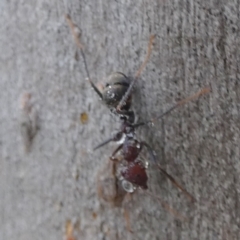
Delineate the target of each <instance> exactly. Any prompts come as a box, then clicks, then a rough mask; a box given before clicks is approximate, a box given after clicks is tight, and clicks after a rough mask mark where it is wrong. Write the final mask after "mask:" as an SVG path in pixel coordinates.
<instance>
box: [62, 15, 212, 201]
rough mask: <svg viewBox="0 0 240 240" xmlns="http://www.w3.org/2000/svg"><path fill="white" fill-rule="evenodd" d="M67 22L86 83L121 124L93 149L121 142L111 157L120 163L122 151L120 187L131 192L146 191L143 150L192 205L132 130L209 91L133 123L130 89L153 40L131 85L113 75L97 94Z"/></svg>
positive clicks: (120, 75) (150, 47)
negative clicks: (78, 54) (144, 149)
mask: <svg viewBox="0 0 240 240" xmlns="http://www.w3.org/2000/svg"><path fill="white" fill-rule="evenodd" d="M66 20H67V22H68V24H69V26H70V28H71V30H72V34H73V36H74V39H75V42H76V44H77V46H78V48H79V49H80V52H81V55H82V58H83V61H84V65H85V69H86V73H87V77H88V81H89V82H90V84H91V86H92V87H93V89H94V90H95V92H96V93H97V94H98V96H99V97H100V98H101V99H102V101H103V102H104V103H105V104H106V105H107V106H108V107H109V108H110V110H111V111H112V112H114V113H115V114H117V115H118V116H119V117H120V119H121V120H122V123H121V127H120V130H119V131H118V132H117V133H116V134H114V135H113V136H112V137H111V138H109V139H108V140H106V141H104V142H103V143H101V144H99V145H98V146H96V147H95V148H94V150H96V149H98V148H100V147H102V146H104V145H106V144H108V143H109V142H112V141H113V142H119V141H120V140H121V142H120V145H119V146H118V147H117V148H116V149H115V151H114V152H113V153H112V156H111V157H110V159H111V160H113V161H119V159H118V158H116V157H115V155H116V154H117V153H118V152H119V151H121V160H120V161H121V164H122V168H121V170H120V176H121V177H120V178H121V180H122V186H123V188H124V190H125V191H127V192H133V191H134V190H135V189H136V188H142V189H147V188H148V185H147V182H148V176H147V172H146V169H147V165H148V162H145V161H142V160H141V158H140V153H141V151H142V149H143V148H146V149H147V151H148V153H149V156H150V159H151V162H153V163H154V164H155V165H156V167H157V168H158V169H159V170H160V171H161V172H162V173H163V174H164V175H165V176H166V177H167V178H168V179H169V180H170V181H171V182H172V183H173V184H174V185H175V186H177V187H178V188H179V189H181V190H182V192H183V193H184V194H185V195H186V196H187V197H188V198H189V199H190V200H191V201H195V199H194V197H193V196H192V195H191V194H190V193H188V192H187V191H186V190H185V189H184V188H183V187H182V186H181V185H180V184H179V183H178V182H177V181H176V180H175V179H174V178H173V177H172V176H171V175H169V174H168V173H167V172H166V171H165V170H164V169H163V168H162V167H161V166H160V165H159V164H158V163H157V160H156V154H155V152H154V151H153V149H152V148H151V147H150V146H149V145H148V144H147V143H146V142H144V141H139V140H138V139H137V138H136V135H135V130H136V129H137V128H138V127H140V126H143V125H147V124H150V123H153V122H154V121H156V120H159V119H161V118H162V117H163V116H165V115H167V114H168V113H170V112H171V111H173V110H174V109H176V108H178V107H179V106H182V105H183V104H185V103H187V102H189V101H191V100H193V99H197V98H199V97H200V96H201V95H204V94H206V93H208V92H209V91H210V88H204V89H202V90H200V91H199V92H197V93H195V94H194V95H192V96H190V97H189V98H186V99H184V100H182V101H180V102H178V103H177V104H175V105H173V106H172V107H171V108H169V109H167V110H166V111H165V112H163V113H162V114H160V115H159V116H157V117H156V118H154V119H151V120H149V121H146V122H140V123H135V118H134V112H133V111H132V110H131V109H130V108H131V98H132V88H133V86H134V84H135V82H136V81H137V79H138V78H139V76H140V74H141V72H142V70H143V68H144V67H145V65H146V63H147V61H148V59H149V56H150V53H151V50H152V45H153V39H154V36H151V38H150V41H149V45H148V52H147V56H146V59H145V61H144V62H143V64H142V65H141V67H140V69H139V71H138V72H137V74H136V76H135V78H134V80H132V81H130V80H129V78H128V77H127V76H125V75H124V74H123V73H120V72H116V73H112V74H111V75H110V76H109V77H108V79H107V83H106V85H105V86H104V89H103V91H100V90H99V89H98V88H97V87H96V85H95V84H94V83H93V82H92V80H91V78H90V74H89V71H88V67H87V62H86V58H85V54H84V51H83V47H82V45H81V43H80V41H79V34H78V33H77V30H78V29H77V27H76V25H75V24H74V23H73V22H72V20H71V18H70V17H69V16H68V15H67V16H66Z"/></svg>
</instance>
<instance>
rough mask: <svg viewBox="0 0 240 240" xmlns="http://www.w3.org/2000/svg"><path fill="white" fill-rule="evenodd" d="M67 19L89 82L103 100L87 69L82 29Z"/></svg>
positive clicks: (66, 16)
mask: <svg viewBox="0 0 240 240" xmlns="http://www.w3.org/2000/svg"><path fill="white" fill-rule="evenodd" d="M65 19H66V21H67V23H68V26H69V28H70V29H71V32H72V35H73V38H74V41H75V43H76V45H77V47H78V48H79V50H80V52H81V55H82V58H83V62H84V67H85V70H86V73H87V78H88V81H89V82H90V84H91V86H92V88H93V89H94V91H95V92H96V93H97V94H98V95H99V97H100V98H101V99H102V98H103V96H102V93H101V92H100V91H99V90H98V88H97V87H96V86H95V84H94V83H93V82H92V80H91V78H90V74H89V71H88V67H87V60H86V57H85V54H84V51H83V45H82V44H81V42H80V40H79V38H80V35H81V33H80V29H79V28H78V26H77V25H76V24H74V23H73V21H72V19H71V17H70V16H69V15H68V14H65Z"/></svg>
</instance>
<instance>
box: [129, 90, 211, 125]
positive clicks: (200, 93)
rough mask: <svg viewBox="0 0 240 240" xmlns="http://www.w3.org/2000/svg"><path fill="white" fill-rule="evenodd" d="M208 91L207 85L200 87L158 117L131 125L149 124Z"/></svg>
mask: <svg viewBox="0 0 240 240" xmlns="http://www.w3.org/2000/svg"><path fill="white" fill-rule="evenodd" d="M210 91H211V89H210V88H209V87H205V88H203V89H201V90H200V91H198V92H197V93H195V94H193V95H192V96H190V97H188V98H185V99H183V100H181V101H179V102H178V103H176V104H175V105H173V106H172V107H170V108H169V109H167V110H166V111H165V112H163V113H162V114H160V115H159V116H158V117H155V118H153V119H151V120H149V121H146V122H140V123H136V124H134V125H133V127H135V128H137V127H140V126H143V125H146V124H149V123H154V122H155V121H156V120H159V119H161V118H163V117H164V116H165V115H167V114H168V113H170V112H172V111H173V110H174V109H176V108H178V107H180V106H182V105H184V104H186V103H188V102H190V101H192V100H195V99H197V98H199V97H200V96H202V95H204V94H207V93H209V92H210Z"/></svg>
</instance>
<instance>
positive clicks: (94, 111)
mask: <svg viewBox="0 0 240 240" xmlns="http://www.w3.org/2000/svg"><path fill="white" fill-rule="evenodd" d="M239 11H240V10H239V0H238V1H237V0H235V1H219V0H218V1H213V0H212V1H208V0H203V1H193V0H183V1H179V0H173V1H170V0H160V1H156V0H155V1H153V0H141V1H124V0H120V1H110V0H108V1H95V0H89V1H79V0H78V1H76V0H73V1H57V0H55V1H46V0H42V1H41V0H38V1H30V0H18V1H16V0H15V1H7V0H2V1H1V3H0V22H1V27H0V49H1V55H0V84H1V85H0V86H1V94H0V106H1V112H0V114H1V115H0V118H1V126H0V131H1V132H0V137H1V140H0V143H1V144H0V149H1V158H0V196H1V197H0V239H11V240H13V239H18V240H23V239H24V240H26V239H51V240H54V239H62V238H64V234H65V224H66V222H67V220H71V222H72V223H73V224H75V230H74V234H75V236H76V239H111V240H112V239H113V240H114V239H134V240H136V239H144V240H145V239H146V240H148V239H151V240H153V239H181V240H186V239H191V240H192V239H222V240H224V239H228V240H232V239H240V229H239V224H240V217H239V216H240V210H239V191H240V190H239V186H240V181H239V175H240V161H239V155H240V151H239V146H240V140H239V137H240V130H239V128H240V124H239V123H240V121H239V118H240V115H239V108H240V88H239V60H240V59H239V58H240V56H239V49H240V38H239V30H240V29H239V28H240V25H239V24H240V21H239V14H240V12H239ZM65 13H68V14H70V15H71V17H72V19H73V20H74V21H75V22H76V23H77V24H78V25H79V27H80V28H81V30H82V42H83V44H84V46H85V51H86V56H87V60H88V65H89V70H90V73H91V76H92V79H93V81H94V82H101V80H102V79H104V77H105V76H107V74H109V73H110V72H112V71H122V72H124V73H126V74H128V75H134V73H135V72H136V70H137V69H138V67H139V66H140V64H141V63H142V61H143V59H144V56H145V53H146V48H147V43H148V39H149V36H150V35H151V34H155V35H156V39H155V46H154V50H153V54H152V56H151V58H150V61H149V63H148V65H147V67H146V69H145V71H144V73H143V74H142V76H141V79H139V81H138V83H137V87H136V92H135V103H134V107H135V110H136V112H137V113H138V115H139V116H140V117H141V119H145V120H146V119H149V118H151V117H152V116H155V115H157V114H158V113H159V112H160V111H161V110H162V109H166V108H167V107H168V106H171V104H172V103H174V102H176V101H177V100H179V99H181V98H183V97H186V96H188V95H190V94H192V93H194V92H196V91H198V90H199V89H200V88H202V87H205V86H209V85H211V87H212V92H211V94H209V95H208V96H205V97H203V98H201V99H200V100H198V101H194V102H191V103H189V104H188V105H187V106H184V107H182V108H180V109H178V110H176V111H175V112H174V113H172V114H171V115H169V116H168V117H166V118H165V119H164V120H163V121H160V122H158V123H156V124H155V125H154V126H151V127H150V126H149V127H144V128H142V129H141V130H140V131H139V137H140V138H142V139H144V140H145V141H147V142H149V143H150V144H151V145H152V146H153V147H154V148H155V150H156V152H157V154H158V156H159V161H160V163H161V164H162V165H163V166H164V167H165V168H166V169H167V170H168V171H169V173H171V174H172V175H173V176H175V177H176V178H177V179H178V180H179V182H181V183H182V184H183V185H184V186H185V187H186V189H188V191H190V192H191V193H192V194H194V196H195V197H196V198H197V203H195V204H191V203H189V202H188V200H187V199H186V198H185V197H184V195H183V194H181V193H180V192H179V191H178V190H177V189H176V188H175V187H173V186H172V184H171V183H169V182H168V181H167V180H166V179H165V178H164V177H163V176H161V175H160V174H159V173H158V172H157V171H156V170H155V169H154V168H152V169H151V168H150V175H151V179H150V180H149V186H150V191H152V192H154V193H155V194H156V195H158V196H161V198H162V199H164V200H165V201H167V202H168V203H169V204H170V205H171V206H173V207H174V208H175V209H177V210H178V211H179V212H180V213H181V214H182V215H185V216H187V218H188V221H180V220H177V219H176V218H175V217H173V216H172V215H171V214H170V213H169V212H167V211H166V210H164V209H163V208H162V207H161V205H160V204H159V203H158V202H157V201H156V199H154V198H151V197H150V196H149V195H147V194H144V193H136V194H135V195H134V196H133V198H132V200H129V201H125V202H124V206H123V207H112V206H111V205H110V204H108V203H104V202H103V200H102V199H101V198H99V196H98V195H97V188H98V187H97V179H99V178H98V177H99V173H100V172H101V171H102V169H103V168H104V167H106V166H107V164H108V156H109V155H110V154H111V152H112V150H113V148H114V146H113V145H109V146H106V147H103V148H101V149H99V150H98V151H95V152H93V151H92V148H93V146H95V145H96V144H98V143H99V142H101V141H103V140H104V139H106V138H108V137H109V135H110V134H111V133H112V131H113V130H114V129H116V128H117V127H118V126H119V123H118V122H117V121H116V118H114V117H113V116H111V115H110V114H109V111H108V109H106V107H105V106H104V105H103V104H102V103H101V102H100V101H99V100H98V97H97V96H96V94H95V93H94V92H93V90H92V89H91V88H90V86H89V84H88V82H87V81H85V77H86V73H85V71H84V68H83V63H82V59H81V58H80V57H79V56H78V55H77V54H76V50H77V48H76V46H75V44H74V42H73V38H72V36H71V34H70V31H69V28H68V26H67V24H66V21H65V19H64V14H65ZM24 93H30V94H31V96H32V97H31V99H30V101H31V103H32V109H31V108H30V107H29V108H27V109H26V108H24V106H25V105H26V104H27V103H26V102H22V103H21V104H22V105H24V106H21V107H23V108H20V103H19V100H20V98H22V96H23V94H24ZM25 96H26V95H25ZM32 111H35V112H37V115H38V118H39V122H38V124H39V127H40V128H39V130H38V131H37V134H36V136H35V137H34V139H33V142H32V145H31V146H29V149H30V151H29V152H28V153H27V152H24V151H23V150H24V146H23V145H24V142H25V145H26V144H28V143H27V142H28V140H31V139H30V138H29V139H26V138H27V137H28V136H30V135H29V126H30V129H31V127H33V126H32V125H29V124H30V120H29V117H30V116H29V114H30V113H31V114H32ZM84 112H86V113H87V114H88V117H89V120H88V122H87V124H82V123H81V121H80V114H81V113H84ZM26 119H27V120H26ZM22 123H24V124H25V125H24V126H25V128H23V126H22V134H21V131H20V125H21V124H22ZM26 126H27V128H26ZM24 129H25V130H24ZM23 136H25V140H24V139H23ZM25 147H26V146H25ZM124 209H125V210H124ZM124 212H125V214H124ZM127 214H129V217H127ZM128 220H129V223H128V224H127V222H128ZM126 225H128V227H131V228H132V231H133V233H131V232H129V231H128V229H127V227H126ZM69 231H70V230H69ZM69 234H70V233H69ZM65 238H66V237H65Z"/></svg>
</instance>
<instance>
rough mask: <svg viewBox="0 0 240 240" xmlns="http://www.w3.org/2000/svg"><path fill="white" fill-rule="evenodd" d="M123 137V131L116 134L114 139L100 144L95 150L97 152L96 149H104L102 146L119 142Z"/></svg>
mask: <svg viewBox="0 0 240 240" xmlns="http://www.w3.org/2000/svg"><path fill="white" fill-rule="evenodd" d="M122 135H123V133H122V131H120V132H118V133H116V134H115V135H114V136H113V137H111V138H109V139H107V140H105V141H104V142H102V143H100V144H99V145H97V146H96V147H95V148H94V149H93V150H96V149H98V148H100V147H102V146H104V145H106V144H108V143H110V142H117V141H119V140H120V139H121V138H122Z"/></svg>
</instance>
